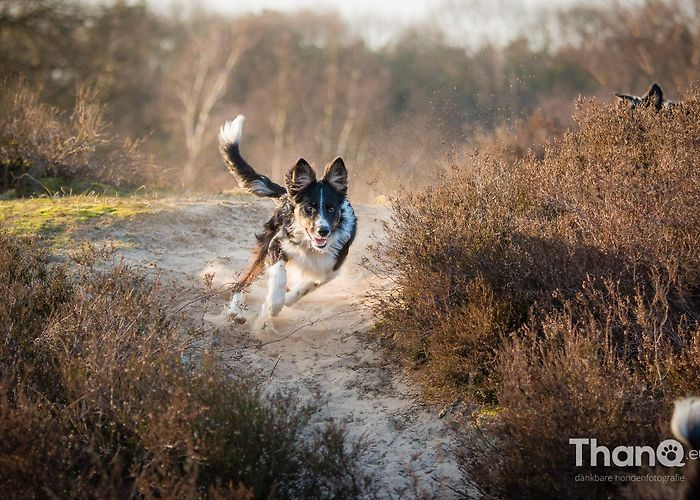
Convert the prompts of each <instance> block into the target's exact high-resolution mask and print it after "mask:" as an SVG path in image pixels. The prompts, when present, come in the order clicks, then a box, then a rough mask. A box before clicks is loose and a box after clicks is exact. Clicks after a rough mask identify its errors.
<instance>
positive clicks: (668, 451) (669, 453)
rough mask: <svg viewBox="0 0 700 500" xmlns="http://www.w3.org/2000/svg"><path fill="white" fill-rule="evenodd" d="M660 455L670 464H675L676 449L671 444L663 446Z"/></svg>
mask: <svg viewBox="0 0 700 500" xmlns="http://www.w3.org/2000/svg"><path fill="white" fill-rule="evenodd" d="M661 454H662V455H663V456H664V457H666V458H667V459H668V460H670V461H671V462H675V461H676V457H677V456H678V447H677V446H676V445H673V444H670V445H668V446H664V448H663V449H662V450H661Z"/></svg>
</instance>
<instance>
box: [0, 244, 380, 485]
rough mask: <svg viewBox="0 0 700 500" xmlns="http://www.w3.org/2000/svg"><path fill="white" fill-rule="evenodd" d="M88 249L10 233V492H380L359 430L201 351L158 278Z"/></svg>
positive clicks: (0, 250) (1, 258)
mask: <svg viewBox="0 0 700 500" xmlns="http://www.w3.org/2000/svg"><path fill="white" fill-rule="evenodd" d="M80 257H81V258H80V259H76V261H80V262H82V264H81V265H77V264H76V265H75V266H70V267H68V266H64V265H60V264H57V263H51V262H50V261H49V256H48V255H47V254H46V253H45V252H44V251H43V250H41V246H40V245H39V244H38V242H37V241H33V240H19V239H16V238H13V237H10V236H7V235H6V234H0V293H1V294H2V296H3V301H2V302H1V303H0V320H1V321H2V325H3V342H2V343H1V344H0V495H2V496H3V497H13V498H18V497H21V498H24V497H26V498H30V497H37V496H38V497H46V496H51V497H62V498H66V497H68V498H87V497H89V498H95V497H97V498H114V497H116V498H125V497H134V496H136V497H165V498H173V497H177V498H198V497H209V496H210V497H214V498H218V497H227V498H270V497H276V498H297V497H299V496H300V495H307V496H310V497H317V498H323V497H329V496H333V495H335V496H350V495H352V496H359V495H360V494H366V493H367V492H369V491H371V487H372V485H371V479H370V478H369V477H367V476H366V474H364V473H363V471H362V470H361V469H360V467H359V466H358V463H357V457H358V454H359V453H361V451H360V450H362V449H363V448H362V446H363V445H362V443H361V442H350V440H348V439H346V435H345V432H344V430H343V429H342V427H340V426H338V425H332V424H329V425H321V426H319V425H311V422H310V417H311V416H312V414H313V413H314V411H315V409H314V408H313V407H312V406H310V405H307V404H302V403H301V402H300V401H299V400H298V398H296V397H295V396H294V394H289V393H281V392H276V393H273V392H270V391H269V390H267V389H266V388H265V386H264V385H263V384H261V383H260V382H259V381H258V380H257V379H256V377H255V376H253V375H245V374H237V375H233V374H231V373H229V371H228V370H227V369H225V367H224V366H223V365H222V364H221V363H219V362H218V361H217V359H216V358H214V357H212V356H210V355H207V354H205V353H202V352H201V350H198V349H194V348H193V347H192V346H191V345H190V344H191V340H192V336H191V335H190V332H189V331H187V329H186V328H185V327H184V326H183V324H182V323H181V322H180V321H179V320H178V317H177V316H176V315H174V314H172V313H171V310H170V308H169V306H168V303H167V302H164V300H163V296H164V291H163V290H162V289H161V287H160V285H159V284H158V283H157V282H153V281H151V280H149V279H148V278H147V277H146V276H145V275H143V274H142V273H140V272H138V271H137V270H135V269H132V268H129V267H128V266H126V265H124V264H120V263H113V264H111V265H109V266H104V265H100V266H96V265H94V264H91V261H92V258H91V257H90V256H89V255H88V256H87V258H86V257H85V256H80ZM311 479H313V481H312V480H311ZM329 492H330V493H329Z"/></svg>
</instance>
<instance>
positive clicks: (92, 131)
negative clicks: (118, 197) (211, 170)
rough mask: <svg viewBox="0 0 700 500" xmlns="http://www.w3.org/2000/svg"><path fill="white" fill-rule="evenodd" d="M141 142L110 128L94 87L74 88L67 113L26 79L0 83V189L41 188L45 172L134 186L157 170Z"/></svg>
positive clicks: (67, 178) (66, 178) (151, 177)
mask: <svg viewBox="0 0 700 500" xmlns="http://www.w3.org/2000/svg"><path fill="white" fill-rule="evenodd" d="M140 148H141V145H140V143H139V142H138V141H133V140H131V139H120V138H119V137H118V136H117V135H116V134H115V133H114V132H113V130H112V129H111V127H110V125H109V124H108V123H107V122H106V121H105V119H104V109H103V107H102V105H101V104H100V103H99V101H98V99H97V96H96V95H95V93H94V92H91V91H89V90H86V89H80V90H78V92H77V94H76V97H75V106H74V108H73V111H72V113H71V114H69V115H66V114H64V113H62V112H60V111H59V110H58V109H57V108H54V107H52V106H48V105H46V104H43V103H42V102H41V100H40V98H39V92H37V91H36V90H34V89H32V88H30V87H29V86H28V84H27V83H26V82H25V81H24V80H18V81H11V80H5V81H3V82H2V83H0V190H8V189H14V190H16V191H17V192H18V194H27V193H31V192H36V191H42V190H43V185H42V182H41V179H42V178H43V177H56V178H59V179H60V180H62V181H64V182H65V181H74V180H80V181H83V182H85V181H93V182H102V183H108V184H111V185H114V186H124V187H138V186H139V185H143V184H144V183H146V182H152V181H153V180H154V179H155V175H156V170H155V166H154V165H153V163H152V162H151V160H150V159H149V158H148V157H147V156H146V155H144V154H142V153H141V152H140Z"/></svg>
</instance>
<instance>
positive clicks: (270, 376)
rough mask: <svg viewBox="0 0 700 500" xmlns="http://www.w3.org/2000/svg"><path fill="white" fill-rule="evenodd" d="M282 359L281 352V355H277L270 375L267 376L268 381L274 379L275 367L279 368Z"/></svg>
mask: <svg viewBox="0 0 700 500" xmlns="http://www.w3.org/2000/svg"><path fill="white" fill-rule="evenodd" d="M280 359H282V355H281V354H280V355H279V356H277V361H275V366H273V367H272V370H271V371H270V375H268V376H267V382H268V383H270V382H271V381H272V374H273V373H275V368H277V364H278V363H279V362H280Z"/></svg>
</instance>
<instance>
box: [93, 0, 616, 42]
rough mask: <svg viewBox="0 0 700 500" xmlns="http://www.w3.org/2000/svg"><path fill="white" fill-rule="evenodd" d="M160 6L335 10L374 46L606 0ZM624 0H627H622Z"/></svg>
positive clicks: (463, 34) (223, 0) (260, 1)
mask: <svg viewBox="0 0 700 500" xmlns="http://www.w3.org/2000/svg"><path fill="white" fill-rule="evenodd" d="M97 1H99V0H97ZM146 1H147V3H149V4H151V5H152V6H154V7H156V8H162V9H170V8H172V7H173V6H177V7H180V9H177V10H181V9H182V8H184V10H187V9H188V8H191V7H204V8H205V9H207V10H212V11H216V12H224V13H232V14H237V13H260V12H262V11H264V10H281V11H297V10H304V9H309V10H313V11H316V12H319V11H336V12H339V13H340V15H341V16H342V17H343V18H344V19H345V20H347V21H348V23H349V25H350V26H351V28H352V29H354V31H355V32H356V33H357V34H358V35H360V36H362V37H363V38H365V39H366V40H367V41H368V42H369V43H370V44H371V45H383V44H384V43H386V42H388V41H390V40H391V39H392V37H393V35H394V34H397V33H400V32H401V30H402V28H405V27H406V26H408V25H411V24H431V23H432V24H433V25H436V26H438V27H439V28H440V29H441V31H442V32H443V33H446V34H447V36H448V37H450V35H451V34H452V35H453V36H451V38H453V39H454V40H456V41H457V43H459V44H464V45H466V46H468V45H470V44H472V43H475V44H479V43H483V42H484V41H491V42H495V43H499V42H507V41H508V40H509V39H512V38H515V37H517V35H518V34H519V33H518V29H519V30H520V31H521V32H522V31H525V30H532V29H533V26H536V25H537V22H538V15H537V12H538V11H540V10H542V9H552V8H557V7H565V6H567V5H571V4H573V3H586V4H592V3H601V2H604V1H606V0H413V1H411V0H146ZM623 1H624V0H623Z"/></svg>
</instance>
